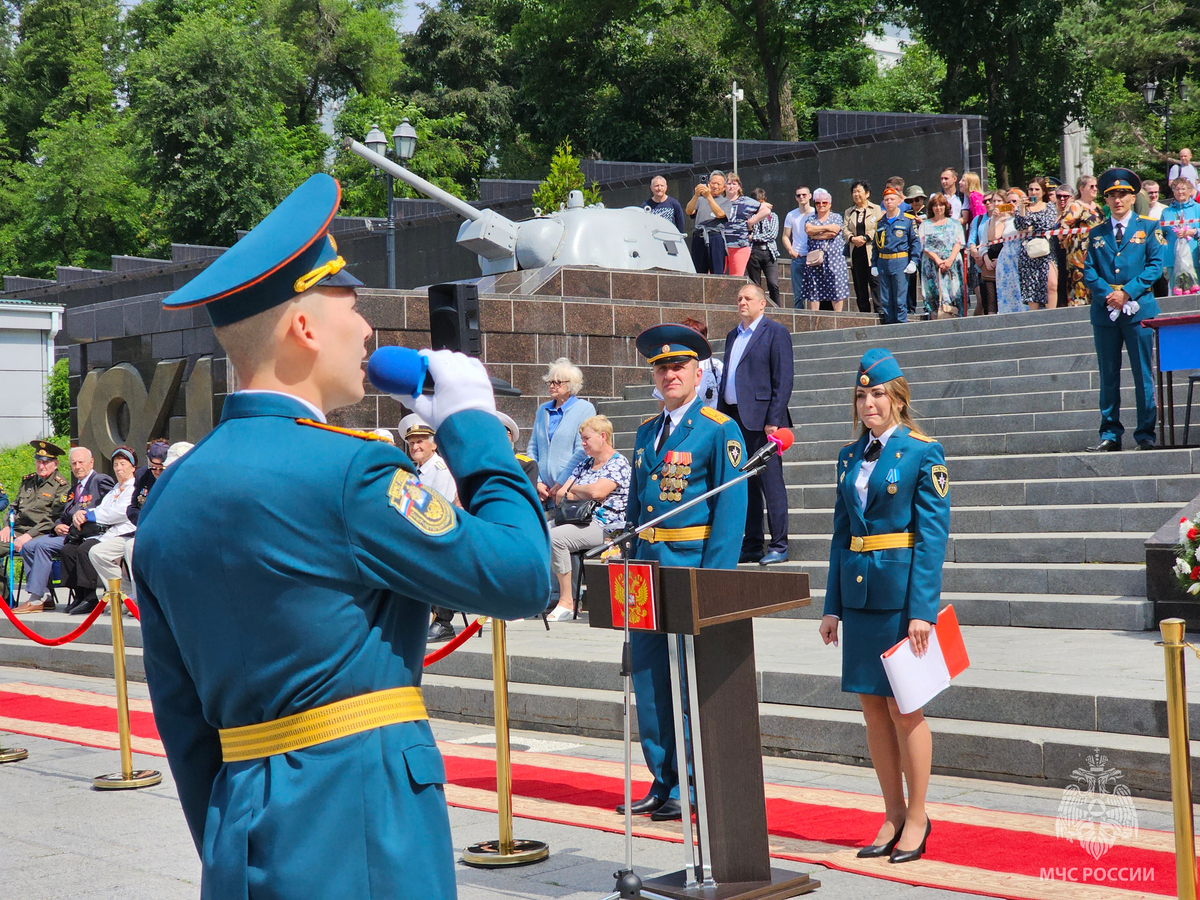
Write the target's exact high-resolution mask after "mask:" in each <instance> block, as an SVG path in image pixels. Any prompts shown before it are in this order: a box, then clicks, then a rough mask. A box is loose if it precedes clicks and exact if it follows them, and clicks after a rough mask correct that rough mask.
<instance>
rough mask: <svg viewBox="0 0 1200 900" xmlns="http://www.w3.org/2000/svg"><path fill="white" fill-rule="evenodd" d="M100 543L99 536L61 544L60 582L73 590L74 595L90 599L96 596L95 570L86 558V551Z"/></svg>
mask: <svg viewBox="0 0 1200 900" xmlns="http://www.w3.org/2000/svg"><path fill="white" fill-rule="evenodd" d="M98 543H100V538H88V539H87V540H86V541H83V542H82V543H79V544H70V543H65V544H63V547H62V550H60V551H59V559H60V560H61V561H62V583H63V584H64V585H66V586H67V587H69V588H71V589H72V591H74V593H75V596H76V597H80V598H83V599H85V600H90V599H92V598H94V597H95V596H96V588H97V586H98V582H97V578H96V570H95V569H94V568H93V567H92V561H91V560H90V559H88V551H89V550H91V549H92V548H93V547H94V546H96V545H97V544H98Z"/></svg>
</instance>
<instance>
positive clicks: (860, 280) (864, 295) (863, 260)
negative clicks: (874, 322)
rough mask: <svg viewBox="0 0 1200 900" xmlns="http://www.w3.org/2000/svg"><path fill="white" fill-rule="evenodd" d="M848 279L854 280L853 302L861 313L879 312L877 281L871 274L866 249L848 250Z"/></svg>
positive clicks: (855, 248) (853, 248)
mask: <svg viewBox="0 0 1200 900" xmlns="http://www.w3.org/2000/svg"><path fill="white" fill-rule="evenodd" d="M850 277H851V278H853V279H854V302H855V303H857V304H858V311H859V312H861V313H869V312H876V313H877V312H879V309H880V303H879V279H878V278H876V277H875V276H874V275H872V274H871V260H870V259H869V258H868V257H867V248H866V247H852V248H851V250H850Z"/></svg>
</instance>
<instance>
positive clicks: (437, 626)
mask: <svg viewBox="0 0 1200 900" xmlns="http://www.w3.org/2000/svg"><path fill="white" fill-rule="evenodd" d="M453 638H454V626H453V625H447V624H445V623H444V622H434V623H433V624H432V625H430V626H429V635H428V636H427V637H426V638H425V643H427V644H440V643H442V642H443V641H449V640H452V639H453Z"/></svg>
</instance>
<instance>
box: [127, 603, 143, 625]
mask: <svg viewBox="0 0 1200 900" xmlns="http://www.w3.org/2000/svg"><path fill="white" fill-rule="evenodd" d="M125 605H126V606H127V607H129V611H130V612H131V613H133V617H134V618H135V619H137V620H138V621H139V622H140V621H142V615H141V612H140V611H139V610H138V605H137V604H136V603H134V602H133V598H132V597H126V598H125Z"/></svg>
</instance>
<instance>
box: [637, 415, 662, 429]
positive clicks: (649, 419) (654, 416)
mask: <svg viewBox="0 0 1200 900" xmlns="http://www.w3.org/2000/svg"><path fill="white" fill-rule="evenodd" d="M657 418H658V414H655V415H653V416H647V417H646V418H644V419H642V425H645V424H646V423H647V422H653V421H654V420H655V419H657ZM638 427H639V428H640V427H641V425H639V426H638Z"/></svg>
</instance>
